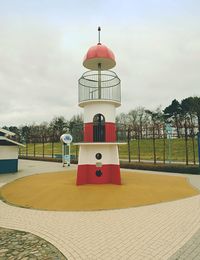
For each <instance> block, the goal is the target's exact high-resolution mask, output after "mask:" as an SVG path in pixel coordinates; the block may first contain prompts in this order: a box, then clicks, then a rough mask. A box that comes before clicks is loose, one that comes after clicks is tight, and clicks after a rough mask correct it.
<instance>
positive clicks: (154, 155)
mask: <svg viewBox="0 0 200 260" xmlns="http://www.w3.org/2000/svg"><path fill="white" fill-rule="evenodd" d="M153 162H154V164H156V142H155V126H154V125H153Z"/></svg>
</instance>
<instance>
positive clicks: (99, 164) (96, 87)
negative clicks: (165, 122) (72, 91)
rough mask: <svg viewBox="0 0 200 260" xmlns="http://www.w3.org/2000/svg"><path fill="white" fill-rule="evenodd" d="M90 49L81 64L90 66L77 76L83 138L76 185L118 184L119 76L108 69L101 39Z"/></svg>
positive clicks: (109, 55)
mask: <svg viewBox="0 0 200 260" xmlns="http://www.w3.org/2000/svg"><path fill="white" fill-rule="evenodd" d="M100 31H101V28H100V27H98V36H99V37H98V38H99V41H98V43H97V45H95V46H92V47H91V48H89V50H88V52H87V53H86V56H85V57H84V61H83V66H84V67H85V68H87V69H89V70H88V71H87V72H85V73H84V74H83V75H82V77H81V78H80V79H79V106H80V107H82V108H83V110H84V113H83V115H84V137H83V138H84V140H83V142H81V143H78V145H79V159H78V170H77V185H82V184H106V183H113V184H121V177H120V165H119V153H118V142H117V137H116V124H115V116H116V108H117V107H119V106H120V105H121V86H120V79H119V78H118V76H117V75H116V73H115V72H113V71H111V70H110V69H112V68H114V67H115V65H116V62H115V56H114V54H113V52H112V51H111V50H110V49H109V48H108V47H107V46H105V45H104V44H101V42H100Z"/></svg>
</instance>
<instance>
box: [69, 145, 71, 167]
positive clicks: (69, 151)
mask: <svg viewBox="0 0 200 260" xmlns="http://www.w3.org/2000/svg"><path fill="white" fill-rule="evenodd" d="M70 163H71V155H70V144H69V164H68V166H70Z"/></svg>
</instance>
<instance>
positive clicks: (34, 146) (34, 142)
mask: <svg viewBox="0 0 200 260" xmlns="http://www.w3.org/2000/svg"><path fill="white" fill-rule="evenodd" d="M33 156H34V157H35V142H34V143H33Z"/></svg>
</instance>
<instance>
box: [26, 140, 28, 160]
mask: <svg viewBox="0 0 200 260" xmlns="http://www.w3.org/2000/svg"><path fill="white" fill-rule="evenodd" d="M26 157H28V142H27V140H26Z"/></svg>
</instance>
